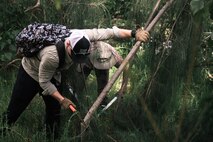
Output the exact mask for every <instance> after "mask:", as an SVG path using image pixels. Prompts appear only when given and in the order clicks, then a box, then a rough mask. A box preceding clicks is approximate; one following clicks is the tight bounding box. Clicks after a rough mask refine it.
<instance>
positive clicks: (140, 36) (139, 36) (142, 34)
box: [135, 28, 149, 42]
mask: <svg viewBox="0 0 213 142" xmlns="http://www.w3.org/2000/svg"><path fill="white" fill-rule="evenodd" d="M135 39H136V40H137V41H141V42H147V41H148V40H149V32H147V31H145V30H143V29H142V28H139V29H137V30H136V34H135Z"/></svg>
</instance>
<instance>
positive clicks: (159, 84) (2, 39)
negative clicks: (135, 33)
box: [0, 0, 213, 142]
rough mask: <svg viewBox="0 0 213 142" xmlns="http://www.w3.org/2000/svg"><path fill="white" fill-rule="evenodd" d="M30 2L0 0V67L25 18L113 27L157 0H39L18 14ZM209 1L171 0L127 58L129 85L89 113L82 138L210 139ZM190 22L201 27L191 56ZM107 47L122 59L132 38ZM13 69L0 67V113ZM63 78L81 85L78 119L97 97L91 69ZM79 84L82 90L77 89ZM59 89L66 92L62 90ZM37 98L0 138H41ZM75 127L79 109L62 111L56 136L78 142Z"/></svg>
mask: <svg viewBox="0 0 213 142" xmlns="http://www.w3.org/2000/svg"><path fill="white" fill-rule="evenodd" d="M164 2H165V1H164ZM34 4H35V1H28V0H22V1H20V0H19V1H14V0H10V1H6V0H3V2H2V3H1V4H0V8H1V10H2V12H1V13H0V17H1V19H0V65H1V67H3V65H5V63H7V62H9V61H11V60H13V59H14V58H15V44H14V42H15V36H16V35H17V33H18V32H19V31H20V30H21V29H22V28H23V27H25V26H26V25H28V24H29V23H32V22H34V21H37V22H51V23H60V24H64V25H67V26H69V27H71V28H94V27H96V28H98V27H111V26H112V25H117V26H119V27H127V28H134V27H135V24H136V23H137V24H140V25H142V26H143V25H144V23H145V22H146V19H147V18H148V15H149V13H150V12H151V10H152V7H153V6H154V4H155V1H150V0H142V1H141V0H130V1H124V0H118V1H113V0H108V1H100V0H89V1H85V0H80V1H76V0H74V1H69V0H65V1H61V0H56V1H50V0H42V1H41V6H40V8H37V9H34V10H32V11H27V12H24V11H25V10H26V9H27V8H28V7H30V6H33V5H34ZM209 4H210V2H209V1H204V0H192V1H191V3H189V1H186V0H178V1H176V4H175V5H174V6H173V7H172V8H171V9H170V11H169V12H167V13H166V14H165V15H164V16H163V17H162V18H161V20H160V21H159V22H158V24H157V25H156V26H155V28H154V29H153V30H152V32H151V39H150V42H149V43H148V44H145V46H142V47H141V48H140V50H139V51H138V52H137V55H136V56H135V57H134V59H133V60H132V62H131V64H130V69H131V70H130V79H129V84H128V90H127V93H126V94H125V96H124V97H123V99H122V100H121V102H120V103H119V104H118V102H116V103H114V104H113V105H112V106H111V107H110V108H109V109H108V110H107V111H106V112H105V113H103V114H101V115H98V114H99V112H100V109H99V110H98V111H97V113H95V115H94V116H93V118H92V122H91V124H90V127H89V129H88V130H87V131H86V137H85V138H86V141H87V142H90V141H91V142H95V141H100V142H108V141H122V142H132V141H134V142H141V141H144V142H158V141H162V140H166V141H186V142H187V141H195V142H200V141H205V142H210V141H212V136H211V135H212V132H213V130H212V128H213V127H212V126H213V120H212V118H213V117H212V116H213V112H212V100H213V99H212V97H211V96H212V85H213V84H212V79H211V78H210V77H209V73H210V74H212V71H213V70H212V46H213V42H212V39H213V38H212V35H213V34H212V30H213V27H212V21H211V20H210V19H209V17H210V16H211V13H210V11H211V7H209ZM195 16H196V17H195ZM201 17H203V18H204V19H203V20H202V25H199V23H197V19H199V18H201ZM196 18H197V19H196ZM194 23H195V25H196V24H197V25H199V26H198V27H199V28H202V33H201V32H200V33H199V34H200V35H202V36H201V38H202V41H201V43H200V44H198V45H197V46H198V48H197V54H196V56H195V57H194V58H193V59H194V60H193V59H191V58H190V57H191V54H192V50H191V49H192V48H191V45H192V43H193V42H192V41H194V40H193V38H192V37H193V35H194V34H195V32H192V31H193V30H192V29H193V26H194V25H193V24H194ZM196 35H197V36H200V35H198V34H197V33H196ZM110 42H111V41H110ZM168 43H170V44H168ZM112 45H114V46H115V47H116V49H117V50H118V51H119V52H120V53H121V55H122V56H123V57H125V56H126V55H127V54H128V53H129V51H130V48H131V47H132V46H133V45H134V41H131V42H128V41H125V42H124V41H123V40H120V41H118V42H117V41H116V43H115V42H112ZM199 45H201V46H199ZM189 59H190V60H192V61H195V64H194V66H193V68H192V72H191V73H188V74H187V73H186V72H188V65H189V63H190V62H189ZM73 68H74V67H73ZM73 68H72V69H73ZM12 69H13V70H12ZM12 69H11V68H9V69H8V68H7V70H2V68H1V70H0V71H1V72H0V90H1V92H2V93H1V94H0V98H1V103H0V106H1V108H0V110H1V111H0V112H1V113H2V112H3V111H5V110H6V107H7V105H8V102H9V99H10V95H11V91H12V88H13V84H14V81H15V77H16V73H17V69H16V68H15V69H14V68H12ZM115 70H116V69H113V70H112V71H111V73H112V74H113V72H114V71H115ZM74 77H76V78H74ZM190 77H191V79H190ZM67 78H68V79H70V78H71V79H73V84H80V87H79V88H78V91H79V94H80V95H79V99H80V103H81V104H80V107H79V110H80V116H81V117H82V118H83V117H84V116H85V113H87V111H88V109H89V108H90V107H91V105H92V104H93V102H94V100H95V99H96V97H97V92H96V87H97V84H96V78H95V75H94V74H93V73H92V74H91V75H90V76H89V78H88V80H87V81H86V82H84V81H85V80H82V79H80V77H79V76H78V75H76V74H74V73H73V72H72V71H70V70H69V74H68V73H67ZM187 80H189V81H188V82H187ZM84 83H85V84H86V86H87V89H86V91H83V89H84V87H85V86H84ZM116 83H118V84H116V85H115V86H119V85H120V84H119V83H120V82H119V81H118V82H116ZM187 83H188V85H187ZM117 89H118V88H117V87H113V88H112V90H111V91H110V92H109V98H110V99H111V98H113V97H114V94H115V92H116V91H117ZM82 91H83V92H82ZM64 94H65V96H67V97H70V96H69V94H68V93H67V92H65V93H64ZM41 100H42V99H41V98H40V97H38V96H37V97H36V98H35V99H34V100H33V101H32V103H31V104H30V105H29V107H28V108H27V109H26V111H25V112H24V113H23V115H22V116H21V118H20V119H19V120H18V122H17V124H16V125H15V126H14V127H12V128H11V132H9V133H8V135H7V136H6V137H3V136H2V135H1V136H0V141H8V142H10V141H11V142H13V141H47V139H46V137H45V130H44V125H43V118H44V104H43V102H42V101H41ZM143 101H144V103H143ZM32 122H33V125H32ZM79 125H80V120H79V118H78V115H77V114H72V113H71V112H68V111H66V110H63V111H62V130H61V135H62V137H61V139H60V141H64V142H66V141H78V140H79V139H80V135H79V134H80V126H79ZM29 126H30V127H29Z"/></svg>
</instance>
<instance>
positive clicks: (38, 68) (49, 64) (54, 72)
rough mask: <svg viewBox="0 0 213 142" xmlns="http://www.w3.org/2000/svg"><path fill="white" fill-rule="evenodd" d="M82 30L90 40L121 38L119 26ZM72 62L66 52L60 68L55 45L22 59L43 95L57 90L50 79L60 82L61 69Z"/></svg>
mask: <svg viewBox="0 0 213 142" xmlns="http://www.w3.org/2000/svg"><path fill="white" fill-rule="evenodd" d="M76 30H77V29H76ZM82 30H83V31H84V32H85V33H86V34H87V35H88V37H89V40H90V42H93V41H101V40H107V39H111V38H119V32H118V30H119V29H118V28H117V27H113V28H108V29H82ZM71 31H72V32H74V30H71ZM71 64H72V60H71V58H70V57H69V55H68V53H67V52H66V55H65V63H64V65H63V66H62V67H61V68H58V66H59V57H58V53H57V49H56V47H55V45H51V46H47V47H45V48H44V49H42V50H41V51H40V52H39V53H38V55H37V57H30V58H27V57H24V58H23V59H22V66H23V68H24V69H25V71H26V72H27V73H28V74H29V75H30V76H31V77H32V78H33V79H35V80H36V81H37V82H39V84H40V86H41V88H42V89H43V90H44V91H43V92H42V94H43V95H51V94H53V93H54V92H55V91H57V89H56V87H55V85H54V84H52V83H51V82H50V80H51V79H52V78H55V79H56V80H57V81H58V82H61V73H60V71H61V70H65V69H68V68H69V67H70V66H71Z"/></svg>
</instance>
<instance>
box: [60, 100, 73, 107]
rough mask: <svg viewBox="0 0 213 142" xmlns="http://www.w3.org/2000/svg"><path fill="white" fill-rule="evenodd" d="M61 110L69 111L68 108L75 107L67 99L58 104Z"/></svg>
mask: <svg viewBox="0 0 213 142" xmlns="http://www.w3.org/2000/svg"><path fill="white" fill-rule="evenodd" d="M60 104H61V106H62V108H64V109H69V106H70V105H72V106H73V107H75V108H76V105H75V104H74V103H73V102H72V101H71V100H69V99H67V98H64V99H63V100H62V101H61V102H60Z"/></svg>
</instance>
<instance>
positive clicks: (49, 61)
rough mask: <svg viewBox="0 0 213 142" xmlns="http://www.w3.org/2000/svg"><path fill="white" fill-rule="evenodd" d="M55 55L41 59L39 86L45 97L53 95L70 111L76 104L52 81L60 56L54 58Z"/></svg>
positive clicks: (47, 55)
mask: <svg viewBox="0 0 213 142" xmlns="http://www.w3.org/2000/svg"><path fill="white" fill-rule="evenodd" d="M54 55H56V54H54V53H46V54H45V55H43V57H42V58H41V62H40V66H39V84H40V86H41V88H42V89H43V90H44V91H43V92H42V94H43V95H51V96H52V97H53V98H55V99H56V100H57V101H58V102H59V103H60V104H61V105H62V107H63V108H65V109H68V108H69V106H70V105H72V106H74V107H75V104H74V103H73V102H72V101H70V100H69V99H67V98H66V97H64V96H62V95H61V93H60V92H59V91H58V90H57V88H56V86H55V85H54V84H53V83H52V82H51V81H50V80H51V79H52V78H53V76H54V75H55V72H56V69H57V67H58V64H59V61H58V60H59V59H58V56H57V55H56V56H54Z"/></svg>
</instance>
